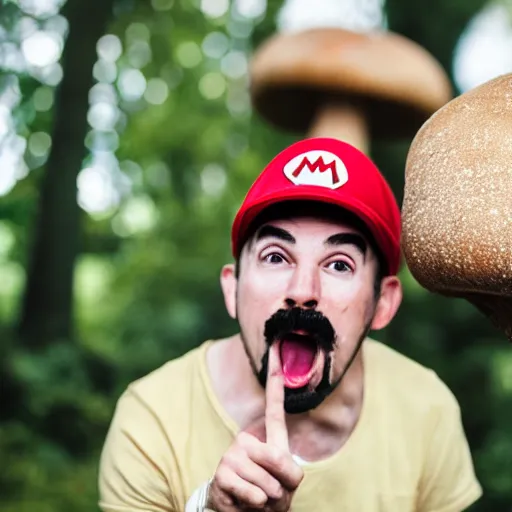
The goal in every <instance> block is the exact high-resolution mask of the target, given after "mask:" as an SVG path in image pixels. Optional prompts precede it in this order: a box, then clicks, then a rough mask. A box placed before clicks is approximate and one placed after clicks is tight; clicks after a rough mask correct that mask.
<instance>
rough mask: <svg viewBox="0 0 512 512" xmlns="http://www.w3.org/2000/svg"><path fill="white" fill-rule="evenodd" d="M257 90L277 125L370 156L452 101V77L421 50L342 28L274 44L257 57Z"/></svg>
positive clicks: (396, 38)
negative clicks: (381, 141)
mask: <svg viewBox="0 0 512 512" xmlns="http://www.w3.org/2000/svg"><path fill="white" fill-rule="evenodd" d="M250 89H251V98H252V103H253V106H254V108H255V110H256V111H257V112H258V113H259V114H260V115H261V116H262V117H263V118H264V119H265V120H267V121H268V122H269V123H270V124H271V125H273V126H275V127H277V128H280V129H283V130H285V131H289V132H295V133H304V132H305V133H307V134H308V136H327V137H335V138H338V139H341V140H344V141H345V142H348V143H350V144H352V145H354V146H355V147H357V148H358V149H359V150H361V151H362V152H364V153H366V154H367V153H368V147H369V143H370V140H373V138H393V137H396V138H400V137H409V136H410V137H411V138H412V137H413V135H414V134H415V133H416V132H417V130H418V129H419V128H420V127H421V125H422V124H423V123H424V122H425V121H426V120H427V119H428V118H429V117H430V115H432V114H433V113H434V112H435V111H436V110H438V109H439V108H440V107H441V106H443V105H444V104H445V103H447V102H448V101H449V100H450V99H451V98H452V89H451V85H450V82H449V80H448V78H447V76H446V73H445V71H444V70H443V68H442V67H441V65H440V64H439V63H438V62H437V61H436V60H435V59H434V58H433V57H432V56H431V55H430V54H429V53H428V52H427V51H426V50H425V49H423V48H422V47H421V46H419V45H418V44H416V43H414V42H413V41H411V40H409V39H407V38H405V37H403V36H400V35H398V34H395V33H391V32H371V33H362V32H353V31H349V30H345V29H341V28H314V29H310V30H304V31H300V32H291V33H284V34H277V35H275V36H273V37H271V38H270V39H268V40H267V41H266V42H264V43H263V44H262V45H261V46H260V48H258V50H257V51H256V53H255V55H254V56H253V59H252V62H251V66H250Z"/></svg>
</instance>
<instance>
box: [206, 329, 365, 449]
mask: <svg viewBox="0 0 512 512" xmlns="http://www.w3.org/2000/svg"><path fill="white" fill-rule="evenodd" d="M207 361H208V370H209V373H210V377H211V381H212V385H213V388H214V391H215V393H216V395H217V397H218V398H219V401H220V403H221V404H222V405H223V407H224V408H225V409H226V411H227V412H228V414H229V415H230V416H231V417H232V419H233V420H234V421H235V422H236V423H237V425H238V426H239V428H240V429H241V430H249V431H251V432H252V433H254V434H255V435H257V437H260V438H263V437H264V432H261V431H260V430H261V429H262V428H264V414H265V390H264V389H263V388H262V387H261V386H260V384H259V383H258V381H257V379H256V377H255V376H254V373H253V370H252V368H251V366H250V364H249V359H248V357H247V354H246V353H245V350H244V348H243V344H242V341H241V339H240V336H239V335H235V336H233V337H231V338H227V339H225V340H221V341H218V342H216V343H215V344H214V345H213V346H212V347H211V348H210V350H209V353H208V356H207ZM363 392H364V369H363V358H362V349H361V350H360V351H359V354H358V355H357V357H356V358H355V360H354V361H353V363H352V365H351V367H350V368H349V370H348V371H347V372H346V373H345V376H344V377H343V380H342V382H341V383H340V384H339V385H338V387H337V388H336V389H335V390H334V391H333V392H332V393H331V394H330V395H329V396H328V397H327V398H326V399H325V400H324V401H323V402H322V404H320V405H319V406H318V407H317V408H316V409H314V410H311V411H309V412H306V413H303V414H293V415H290V414H288V415H287V417H286V422H287V426H288V435H289V438H290V446H291V448H292V450H293V451H294V452H295V453H297V454H298V455H303V453H305V454H306V455H307V452H308V450H307V449H306V448H305V445H306V444H309V445H311V446H312V443H311V439H309V438H310V437H311V436H312V435H319V434H321V435H322V436H323V437H324V438H325V439H329V440H330V448H328V449H325V447H324V449H321V450H320V451H322V452H334V451H336V450H337V449H338V448H339V447H340V446H341V445H342V444H343V443H344V442H345V441H346V439H348V437H349V436H350V434H351V433H352V431H353V429H354V427H355V425H356V423H357V420H358V419H359V416H360V413H361V408H362V403H363ZM259 431H260V432H259ZM313 433H314V434H313ZM308 439H309V441H308ZM313 444H314V443H313ZM303 456H304V455H303ZM308 458H310V459H311V458H313V459H314V458H315V454H311V456H310V457H308Z"/></svg>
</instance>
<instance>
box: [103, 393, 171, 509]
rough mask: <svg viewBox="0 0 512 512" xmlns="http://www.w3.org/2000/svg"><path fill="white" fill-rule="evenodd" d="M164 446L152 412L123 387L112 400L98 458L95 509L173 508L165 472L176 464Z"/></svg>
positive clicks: (160, 431) (159, 425)
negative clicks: (117, 398) (107, 426)
mask: <svg viewBox="0 0 512 512" xmlns="http://www.w3.org/2000/svg"><path fill="white" fill-rule="evenodd" d="M169 447H170V444H169V441H168V439H167V437H166V435H165V432H164V430H163V429H162V428H161V424H160V422H159V420H158V418H157V416H156V415H155V414H154V412H153V411H152V410H151V408H150V407H148V405H147V404H146V403H144V401H142V400H141V399H140V397H139V396H138V395H137V394H136V393H134V392H132V391H130V389H128V390H127V391H126V392H125V393H124V394H123V395H122V396H121V398H120V399H119V401H118V403H117V406H116V410H115V412H114V416H113V419H112V422H111V424H110V428H109V431H108V433H107V437H106V439H105V443H104V446H103V450H102V453H101V457H100V463H99V478H98V480H99V481H98V486H99V507H100V509H101V510H102V511H103V512H139V511H145V512H162V511H167V512H179V510H180V508H179V506H178V500H177V497H176V491H175V490H173V489H172V483H171V482H170V477H169V475H172V472H173V471H177V467H176V464H175V461H174V460H173V457H172V450H170V449H169ZM164 454H165V455H164ZM169 454H171V456H169Z"/></svg>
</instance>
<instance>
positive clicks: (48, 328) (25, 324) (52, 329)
mask: <svg viewBox="0 0 512 512" xmlns="http://www.w3.org/2000/svg"><path fill="white" fill-rule="evenodd" d="M112 7H113V0H68V2H67V4H66V6H65V7H64V9H63V12H62V14H63V15H64V16H65V17H66V18H67V20H68V22H69V35H68V38H67V41H66V45H65V48H64V52H63V55H62V67H63V73H64V77H63V80H62V82H61V84H60V86H59V88H58V89H57V91H56V99H55V117H54V126H53V133H52V149H51V152H50V156H49V158H48V162H47V164H46V167H45V173H44V176H43V178H42V183H41V191H40V196H39V205H38V211H37V218H36V219H35V226H34V227H35V231H34V238H33V246H32V250H31V254H30V258H29V261H28V271H27V282H26V286H25V290H24V296H23V299H22V304H21V313H20V319H19V324H18V334H19V335H20V337H21V339H22V341H23V342H24V344H25V345H26V346H29V347H33V348H36V347H44V346H46V345H48V344H49V343H51V342H52V341H53V340H57V339H70V338H72V337H73V334H74V332H73V331H74V329H73V323H74V322H73V316H74V307H73V303H74V301H73V295H74V292H73V279H74V267H75V260H76V257H77V254H78V252H79V245H80V233H81V213H80V209H79V206H78V203H77V187H76V178H77V174H78V172H79V170H80V168H81V165H82V162H83V159H84V156H85V154H86V153H85V146H84V139H85V135H86V133H87V127H88V125H87V111H88V108H89V97H88V95H89V90H90V88H91V86H92V85H93V75H92V69H93V66H94V63H95V62H96V59H97V55H96V43H97V41H98V39H99V38H100V37H101V36H102V35H103V33H104V31H105V29H106V27H107V24H108V22H109V20H110V18H111V15H112Z"/></svg>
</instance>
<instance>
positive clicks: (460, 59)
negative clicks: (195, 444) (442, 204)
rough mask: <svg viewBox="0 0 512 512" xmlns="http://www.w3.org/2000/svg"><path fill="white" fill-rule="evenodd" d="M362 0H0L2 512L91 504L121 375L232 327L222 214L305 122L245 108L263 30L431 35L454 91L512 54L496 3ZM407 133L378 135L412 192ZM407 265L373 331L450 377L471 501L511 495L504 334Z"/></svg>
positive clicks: (504, 8) (505, 13)
mask: <svg viewBox="0 0 512 512" xmlns="http://www.w3.org/2000/svg"><path fill="white" fill-rule="evenodd" d="M345 4H347V5H348V4H352V9H355V10H357V11H358V12H359V15H358V16H359V17H358V16H356V15H355V14H354V15H353V16H352V15H348V14H346V13H347V12H349V11H345V14H343V12H344V11H343V9H342V7H343V5H345ZM370 4H371V2H367V1H363V0H359V1H355V2H349V1H348V0H346V1H344V0H337V1H330V2H327V1H326V0H309V1H302V2H300V1H296V2H292V1H287V2H284V1H276V0H274V1H272V2H268V3H267V2H266V0H151V1H150V0H68V1H67V2H65V1H64V0H19V1H12V0H11V1H7V0H4V1H3V3H2V4H1V10H0V196H1V197H0V283H1V284H0V336H1V346H0V358H1V359H0V372H1V390H0V393H1V394H0V461H1V466H2V468H1V470H0V509H1V510H2V511H3V512H29V511H30V512H33V511H34V510H37V511H38V512H69V511H73V512H80V511H91V510H97V505H96V500H97V491H96V478H97V464H98V457H99V452H100V449H101V446H102V443H103V441H104V437H105V434H106V430H107V428H108V424H109V421H110V418H111V415H112V412H113V408H114V405H115V402H116V400H117V398H118V397H119V395H120V393H121V392H122V391H123V389H124V388H125V386H126V385H127V384H128V383H129V382H130V381H132V380H134V379H136V378H138V377H140V376H142V375H144V374H146V373H148V372H149V371H151V370H153V369H154V368H156V367H158V366H160V365H161V364H163V363H164V362H165V361H167V360H168V359H170V358H174V357H176V356H178V355H180V354H182V353H184V352H185V351H187V350H189V349H191V348H192V347H195V346H197V345H198V344H199V343H201V342H202V341H204V340H205V339H207V338H215V337H220V336H224V335H227V334H230V333H232V332H233V331H234V329H235V328H236V326H235V325H234V323H233V322H231V321H230V320H229V318H228V316H227V314H226V313H225V311H224V305H223V301H222V299H221V294H220V289H219V284H218V276H219V271H220V268H221V265H222V264H223V263H225V262H226V261H229V260H230V246H229V231H230V225H231V221H232V218H233V216H234V213H235V211H236V209H237V207H238V206H239V204H240V202H241V200H242V198H243V195H244V194H245V192H246V190H247V188H248V186H249V185H250V183H251V182H252V180H253V179H254V177H255V176H256V175H257V173H259V171H260V170H261V169H262V167H263V166H264V165H265V164H266V163H267V162H268V160H269V159H270V158H272V157H273V156H274V154H275V153H276V152H278V151H279V150H280V149H282V148H283V147H284V146H285V145H286V144H288V143H290V142H292V141H293V140H296V138H297V137H298V135H296V134H294V135H292V134H287V133H282V132H279V131H278V130H275V129H274V128H272V127H271V126H269V125H268V124H266V123H265V122H263V121H262V120H261V118H259V117H258V115H257V113H256V112H254V111H253V110H252V108H251V101H250V96H249V92H248V75H247V69H248V64H249V62H250V57H251V54H252V52H253V51H254V50H255V49H256V48H257V47H258V45H259V44H260V43H261V42H262V41H264V40H265V39H266V38H267V37H269V36H270V35H272V34H273V33H275V32H276V31H278V30H286V29H292V28H295V29H297V28H300V27H301V26H306V25H307V24H308V23H309V24H311V23H317V24H322V23H324V24H331V25H332V24H334V25H336V24H338V25H339V26H345V27H346V28H351V26H353V27H354V28H360V26H362V25H363V24H364V23H366V24H370V25H372V24H373V25H374V26H378V25H382V26H387V27H388V28H389V29H391V30H393V31H396V32H398V33H400V34H403V35H405V36H407V37H410V38H411V39H413V40H414V41H416V42H418V43H419V44H421V45H423V46H424V47H425V48H426V49H427V50H428V51H430V52H431V53H432V54H433V55H434V56H435V57H436V58H437V59H438V60H439V61H440V62H441V63H442V65H443V66H444V68H445V69H446V71H447V73H449V75H450V77H451V79H452V81H453V86H454V90H455V92H456V94H458V93H460V92H461V91H463V90H464V89H467V88H470V87H472V86H474V85H477V83H478V82H479V81H480V82H481V81H483V80H485V79H490V78H492V77H493V76H495V75H497V74H499V73H501V72H505V71H509V70H512V61H511V59H512V36H511V27H512V21H511V19H512V17H511V16H510V13H512V9H511V8H510V3H509V2H507V1H506V0H503V1H502V2H498V3H488V2H487V1H486V0H451V1H449V2H448V1H446V0H415V1H411V0H388V1H387V2H386V4H385V5H384V4H383V5H381V3H379V2H377V3H375V2H373V4H372V5H373V7H372V6H371V5H370ZM375 5H376V6H377V8H375ZM294 9H295V11H293V10H294ZM365 10H366V11H365ZM293 12H295V13H296V14H293ZM365 12H366V15H367V17H366V21H365V22H364V23H363V22H362V21H361V20H362V19H363V18H364V16H363V15H364V14H365ZM297 13H298V14H297ZM301 13H302V14H301ZM361 13H362V14H361ZM478 31H480V32H478ZM475 34H479V35H478V36H477V35H475ZM464 41H465V43H464ZM463 43H464V44H463ZM507 59H508V60H507ZM409 143H410V140H401V141H388V142H383V141H372V157H373V158H374V159H375V161H376V162H377V164H378V165H379V166H380V167H381V169H382V170H383V172H384V173H385V174H386V176H387V177H388V179H389V180H390V181H391V183H392V185H393V187H394V190H395V192H396V194H397V197H398V198H399V200H400V201H401V199H402V191H403V178H404V164H405V157H406V153H407V149H408V145H409ZM402 277H403V280H404V285H405V300H404V304H403V307H402V308H401V310H400V313H399V315H398V317H397V319H396V320H395V321H394V322H393V323H392V325H391V326H390V327H389V328H388V329H386V330H385V331H383V332H380V333H377V334H376V335H375V337H377V338H378V339H381V340H383V341H384V342H386V343H389V344H390V345H392V346H393V347H395V348H397V349H398V350H400V351H402V352H403V353H405V354H407V355H409V356H411V357H413V358H415V359H416V360H418V361H420V362H422V363H423V364H426V365H429V366H431V367H432V368H434V369H435V370H436V371H437V372H438V374H439V375H440V376H441V377H442V378H443V379H444V380H445V381H446V382H447V383H448V385H449V386H450V387H451V389H452V390H453V391H454V393H455V395H456V396H457V398H458V399H459V401H460V404H461V407H462V411H463V419H464V424H465V427H466V429H467V434H468V437H469V440H470V444H471V448H472V451H473V455H474V459H475V463H476V469H477V473H478V477H479V478H480V480H481V482H482V484H483V486H484V490H485V496H484V498H483V499H482V500H481V501H480V502H479V503H478V505H476V506H475V507H474V510H475V511H482V512H501V511H507V512H510V510H511V507H512V347H511V346H510V345H509V344H508V343H507V341H506V340H505V338H504V336H503V335H502V334H501V333H499V332H497V331H496V330H495V329H494V328H493V327H492V326H491V325H490V324H489V323H488V322H487V320H486V319H484V317H483V316H482V315H481V314H480V313H478V312H477V311H476V310H475V309H474V308H473V307H472V306H471V305H469V304H468V303H466V302H465V301H460V300H453V299H445V298H442V297H439V296H434V295H431V294H429V293H427V292H426V291H425V290H423V289H422V288H421V287H419V286H418V284H417V283H416V282H415V280H414V279H413V278H412V277H411V276H410V274H409V273H408V272H407V269H404V270H403V271H402ZM418 400H421V397H418Z"/></svg>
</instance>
